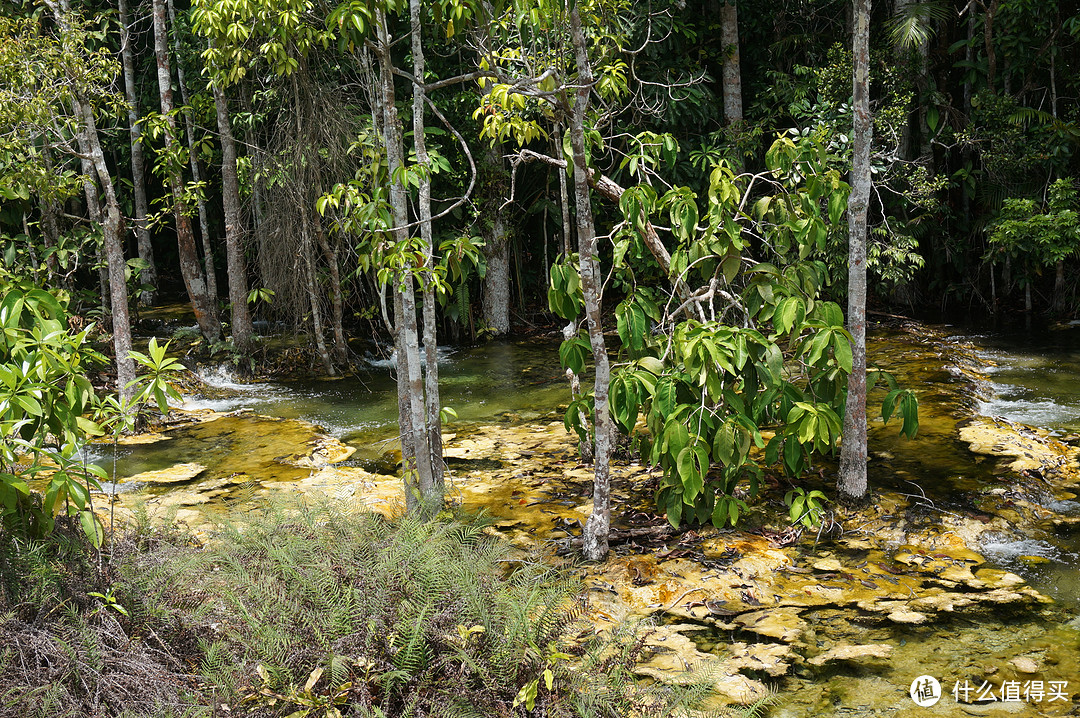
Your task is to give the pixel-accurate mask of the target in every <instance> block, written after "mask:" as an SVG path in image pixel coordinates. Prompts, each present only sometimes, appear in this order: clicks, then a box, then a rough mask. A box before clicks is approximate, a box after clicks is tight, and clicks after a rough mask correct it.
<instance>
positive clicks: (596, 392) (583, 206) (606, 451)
mask: <svg viewBox="0 0 1080 718" xmlns="http://www.w3.org/2000/svg"><path fill="white" fill-rule="evenodd" d="M570 33H571V40H572V41H573V44H574V59H575V63H576V65H577V71H578V76H577V84H578V86H579V87H578V89H577V91H576V97H575V98H574V106H573V111H572V113H571V116H570V144H571V146H572V147H573V155H574V206H575V207H576V208H577V231H578V255H579V257H578V258H579V262H580V272H581V289H582V294H583V297H584V300H585V318H586V320H587V322H588V330H589V344H590V345H591V346H592V353H593V363H594V364H595V367H596V373H595V376H596V380H595V383H594V385H593V397H594V407H595V424H594V428H595V435H596V441H595V448H594V451H593V465H594V474H593V510H592V514H590V515H589V519H588V521H587V522H586V523H585V531H584V535H583V536H582V539H583V542H584V543H583V553H584V555H585V558H586V559H588V560H590V561H599V560H601V559H603V558H604V557H605V556H606V555H607V552H608V530H609V529H610V526H611V485H610V484H611V453H612V448H613V445H612V442H613V439H614V436H613V431H612V428H613V427H612V423H611V414H610V411H609V410H608V384H609V382H610V381H611V367H610V364H609V363H608V355H607V347H606V346H605V343H604V327H603V325H602V323H601V315H600V302H601V297H600V292H601V286H602V282H603V277H602V276H601V274H600V261H599V256H598V249H597V241H596V227H595V225H594V223H593V214H592V204H591V199H590V198H589V169H588V166H587V165H586V161H585V114H586V111H587V110H588V105H589V94H590V91H591V89H590V88H591V87H592V82H593V76H592V66H591V65H590V63H589V56H588V50H587V49H586V46H585V35H584V33H583V32H582V30H581V16H580V15H579V13H578V8H577V6H574V8H573V9H572V10H571V11H570Z"/></svg>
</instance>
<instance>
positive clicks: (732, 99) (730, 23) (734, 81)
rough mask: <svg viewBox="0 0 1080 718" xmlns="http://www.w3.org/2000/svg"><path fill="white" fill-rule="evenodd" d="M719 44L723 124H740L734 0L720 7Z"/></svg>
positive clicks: (740, 107)
mask: <svg viewBox="0 0 1080 718" xmlns="http://www.w3.org/2000/svg"><path fill="white" fill-rule="evenodd" d="M720 43H721V44H722V45H723V46H724V71H723V72H724V75H723V77H724V82H723V94H724V123H725V124H727V125H728V126H731V125H734V124H736V123H739V122H742V119H743V108H742V66H741V64H740V61H739V8H738V6H737V5H736V4H735V0H727V1H726V2H724V4H723V5H721V6H720Z"/></svg>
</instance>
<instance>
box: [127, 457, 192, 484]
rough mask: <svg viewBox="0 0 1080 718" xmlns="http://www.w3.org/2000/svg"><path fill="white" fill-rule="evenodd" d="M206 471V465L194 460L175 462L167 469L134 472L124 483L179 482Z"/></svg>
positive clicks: (189, 479)
mask: <svg viewBox="0 0 1080 718" xmlns="http://www.w3.org/2000/svg"><path fill="white" fill-rule="evenodd" d="M204 471H206V467H205V466H203V465H202V464H197V463H195V462H188V463H184V464H176V465H174V466H170V467H169V468H167V469H155V470H154V471H144V472H142V473H141V474H135V475H134V476H130V477H128V478H127V479H126V480H125V483H140V484H179V483H182V482H184V481H191V480H192V479H194V478H195V477H196V476H198V475H199V474H201V473H202V472H204Z"/></svg>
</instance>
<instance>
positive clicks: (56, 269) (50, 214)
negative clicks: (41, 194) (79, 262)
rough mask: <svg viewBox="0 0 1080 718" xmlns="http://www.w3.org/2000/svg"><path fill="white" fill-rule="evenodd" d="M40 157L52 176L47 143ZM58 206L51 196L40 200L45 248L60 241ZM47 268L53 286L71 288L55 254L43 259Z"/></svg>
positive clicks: (65, 269)
mask: <svg viewBox="0 0 1080 718" xmlns="http://www.w3.org/2000/svg"><path fill="white" fill-rule="evenodd" d="M41 159H42V161H43V162H44V164H45V173H46V174H47V175H48V176H50V177H52V176H53V159H52V151H51V150H50V149H49V146H48V144H47V143H42V145H41ZM58 211H59V208H58V207H57V202H56V200H55V199H53V198H52V197H46V198H43V199H42V201H41V236H42V239H43V241H44V243H45V247H46V248H50V247H55V246H56V245H57V244H59V242H60V226H59V224H58V223H57V221H56V216H57V214H58ZM45 265H46V266H47V267H48V269H49V282H50V284H53V285H54V286H63V287H64V288H65V289H68V290H70V289H71V278H70V277H69V276H68V275H67V266H66V263H65V266H63V267H61V266H60V261H59V259H57V257H56V255H55V254H50V255H49V257H48V258H47V259H46V260H45ZM57 280H59V284H57Z"/></svg>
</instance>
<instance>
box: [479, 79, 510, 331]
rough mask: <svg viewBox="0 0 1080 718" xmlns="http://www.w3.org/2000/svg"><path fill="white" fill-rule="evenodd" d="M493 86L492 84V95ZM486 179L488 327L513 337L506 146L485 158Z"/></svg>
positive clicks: (497, 147) (494, 147) (485, 300)
mask: <svg viewBox="0 0 1080 718" xmlns="http://www.w3.org/2000/svg"><path fill="white" fill-rule="evenodd" d="M490 87H491V84H490V83H488V86H487V88H488V91H490ZM482 157H483V159H482V162H483V169H482V170H481V171H482V172H483V174H484V179H483V181H482V183H481V185H482V187H483V188H484V198H483V203H482V206H483V208H484V209H483V212H482V214H483V217H482V218H481V222H482V223H483V226H482V234H483V237H484V257H485V259H486V261H487V270H486V272H485V273H484V297H483V312H484V327H485V328H486V329H487V330H488V332H489V333H490V334H491V335H492V336H495V337H501V336H505V335H507V334H509V333H510V242H509V237H508V233H507V230H506V215H505V212H504V211H503V210H502V209H500V207H501V205H502V204H503V196H504V194H505V192H504V191H503V183H502V181H501V179H502V176H503V174H504V170H503V152H502V143H501V142H496V143H495V144H494V145H492V146H491V147H489V148H488V149H487V150H486V151H485V152H484V154H483V155H482Z"/></svg>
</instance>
